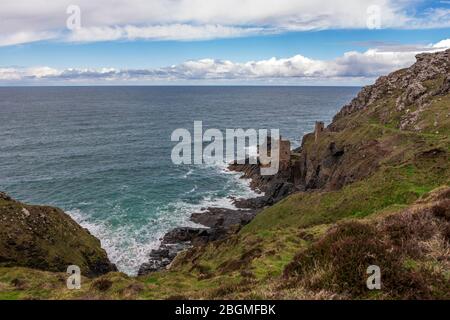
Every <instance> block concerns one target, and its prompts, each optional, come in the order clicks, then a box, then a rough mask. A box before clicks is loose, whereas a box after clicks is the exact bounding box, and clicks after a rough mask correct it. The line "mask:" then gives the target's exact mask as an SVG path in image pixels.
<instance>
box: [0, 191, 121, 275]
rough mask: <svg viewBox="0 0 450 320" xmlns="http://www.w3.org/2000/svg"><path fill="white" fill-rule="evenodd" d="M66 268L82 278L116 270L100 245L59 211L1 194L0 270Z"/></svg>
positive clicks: (54, 269)
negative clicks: (76, 269) (76, 270)
mask: <svg viewBox="0 0 450 320" xmlns="http://www.w3.org/2000/svg"><path fill="white" fill-rule="evenodd" d="M69 265H77V266H79V267H80V268H81V272H82V274H83V275H84V276H96V275H100V274H104V273H107V272H109V271H115V270H117V269H116V267H115V265H114V264H112V263H111V262H110V261H109V259H108V257H107V254H106V252H105V250H103V249H102V248H101V245H100V241H99V240H98V239H97V238H95V237H94V236H93V235H91V234H90V233H89V231H88V230H86V229H84V228H82V227H80V226H79V225H78V224H77V223H76V222H75V221H74V220H73V219H72V218H70V217H69V216H68V215H67V214H65V213H64V212H63V211H62V210H60V209H58V208H54V207H49V206H36V205H28V204H24V203H22V202H19V201H15V200H13V199H12V198H11V197H9V196H8V195H6V194H5V193H3V192H0V266H3V267H13V266H21V267H29V268H35V269H41V270H48V271H62V272H65V271H66V270H67V267H68V266H69Z"/></svg>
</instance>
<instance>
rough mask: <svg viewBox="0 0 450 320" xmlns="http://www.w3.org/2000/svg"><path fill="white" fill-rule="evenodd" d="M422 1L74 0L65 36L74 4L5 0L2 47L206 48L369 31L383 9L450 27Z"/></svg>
mask: <svg viewBox="0 0 450 320" xmlns="http://www.w3.org/2000/svg"><path fill="white" fill-rule="evenodd" d="M422 2H423V0H412V1H411V0H410V1H406V0H335V1H329V0H315V1H306V0H245V1H243V0H214V1H211V0H114V1H111V0H96V1H92V0H77V1H76V2H75V4H77V5H78V6H79V7H80V9H81V29H80V30H76V31H74V32H73V33H72V32H71V31H69V30H67V28H66V20H67V18H68V16H69V15H68V14H67V13H66V9H67V7H68V6H69V5H71V4H74V2H73V1H72V0H53V1H46V0H34V1H29V0H2V1H1V3H0V26H1V27H0V46H2V45H3V46H5V45H14V44H18V43H26V42H33V41H38V40H46V39H50V38H51V39H57V40H62V41H77V42H91V41H112V40H119V39H123V40H134V39H150V40H154V39H163V40H200V39H201V40H203V39H213V38H225V37H238V36H245V35H249V34H265V33H273V32H285V31H292V30H316V29H343V28H344V29H354V28H366V27H367V20H368V18H369V17H370V14H371V13H370V12H369V13H368V11H367V9H368V8H369V7H370V6H373V5H376V6H379V8H380V10H381V11H380V14H381V15H380V23H381V28H437V27H441V28H442V27H450V9H449V8H448V5H447V4H445V3H441V6H440V7H435V8H432V9H426V10H424V11H423V12H419V13H416V12H415V10H414V7H415V5H417V4H418V3H422Z"/></svg>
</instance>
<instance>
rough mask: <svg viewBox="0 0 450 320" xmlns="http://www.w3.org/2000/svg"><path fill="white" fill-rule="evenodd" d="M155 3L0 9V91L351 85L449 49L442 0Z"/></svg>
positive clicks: (8, 4) (59, 2)
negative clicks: (23, 87)
mask: <svg viewBox="0 0 450 320" xmlns="http://www.w3.org/2000/svg"><path fill="white" fill-rule="evenodd" d="M167 1H168V0H150V1H148V2H146V3H150V4H151V7H149V8H147V7H142V1H138V0H129V1H128V2H126V1H120V0H117V1H116V4H117V6H116V7H113V8H111V7H110V6H108V4H107V2H105V1H103V0H100V1H98V3H97V5H92V4H91V2H89V1H83V0H81V1H79V5H78V6H77V8H78V10H79V14H78V13H77V11H76V10H75V11H73V10H69V12H68V11H67V9H68V7H69V6H70V1H69V2H67V1H65V0H56V1H54V3H52V5H49V4H47V2H45V1H44V2H42V1H41V0H35V1H24V0H14V1H10V0H6V1H2V3H1V4H0V21H2V22H0V27H2V28H0V30H1V31H0V85H1V84H3V85H11V84H12V85H20V84H172V83H173V84H178V83H194V84H197V83H199V84H214V83H220V84H223V83H225V84H227V83H229V84H234V83H256V84H260V83H261V84H262V83H271V84H273V83H279V84H300V85H301V84H323V85H328V84H331V85H336V84H344V85H361V84H366V83H370V82H372V81H373V80H374V79H375V78H376V77H377V76H379V75H381V74H383V73H385V72H389V71H392V70H395V69H397V68H400V67H405V66H407V65H409V64H411V63H413V62H414V55H415V54H416V53H418V52H423V51H435V50H443V49H446V48H447V47H448V46H449V47H450V43H448V42H449V41H447V39H449V38H450V1H419V0H413V1H404V0H400V1H388V0H379V1H378V0H374V1H343V2H341V3H339V2H340V1H337V2H338V3H337V4H336V1H334V2H331V1H328V2H327V1H314V2H312V1H301V0H292V1H290V0H278V2H276V1H274V0H259V2H258V1H253V0H250V1H248V4H247V8H242V9H243V10H242V12H236V11H235V10H236V9H235V7H233V2H234V0H228V1H222V0H216V1H215V3H216V6H211V5H208V3H211V1H209V2H206V1H201V0H176V1H170V2H167ZM39 2H42V3H39ZM102 2H103V4H102ZM230 3H231V4H230ZM238 3H239V2H236V3H235V4H238ZM332 3H334V4H332ZM274 4H277V5H278V6H277V9H271V6H273V5H274ZM374 4H375V5H376V7H375V9H376V10H375V11H373V10H371V9H370V8H371V6H373V5H374ZM24 5H25V6H24ZM121 5H123V6H124V7H121ZM24 7H27V9H24ZM155 8H156V9H155ZM321 8H326V9H325V10H323V9H321ZM377 8H378V9H377ZM75 9H76V8H75ZM147 9H148V11H147ZM372 9H373V8H372ZM24 10H25V12H24ZM27 10H28V11H27ZM377 10H378V11H377ZM378 13H379V16H375V20H374V21H375V22H376V23H378V25H376V26H375V28H373V26H372V27H371V26H369V24H368V22H367V21H368V19H370V18H371V17H374V16H373V14H378ZM377 17H378V18H379V19H378V20H377ZM71 18H74V19H72V20H70V22H71V23H72V26H74V29H68V28H70V25H69V24H70V23H69V20H68V19H71ZM77 23H79V25H77Z"/></svg>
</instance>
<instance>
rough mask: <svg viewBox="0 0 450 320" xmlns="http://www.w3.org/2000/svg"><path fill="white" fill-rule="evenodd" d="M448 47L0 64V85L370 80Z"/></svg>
mask: <svg viewBox="0 0 450 320" xmlns="http://www.w3.org/2000/svg"><path fill="white" fill-rule="evenodd" d="M448 48H450V39H445V40H442V41H440V42H438V43H436V44H430V45H428V46H425V47H414V46H390V47H389V46H388V47H380V48H374V49H370V50H367V51H365V52H357V51H351V52H347V53H345V54H344V55H342V56H340V57H338V58H336V59H333V60H317V59H311V58H308V57H305V56H303V55H295V56H293V57H289V58H271V59H267V60H259V61H248V62H245V63H239V62H233V61H229V60H216V59H201V60H190V61H186V62H184V63H181V64H178V65H173V66H168V67H163V68H155V69H114V68H100V69H74V68H68V69H63V70H58V69H54V68H51V67H34V68H15V67H9V68H0V83H8V84H14V83H16V84H21V83H27V84H29V83H32V84H33V83H35V84H39V83H42V82H45V83H53V84H55V83H56V84H79V83H99V84H108V83H131V82H138V83H152V82H158V81H163V82H173V81H195V80H202V81H210V82H214V81H218V80H224V81H229V80H239V81H249V80H250V81H257V82H268V81H269V82H270V81H271V80H280V79H285V80H286V79H287V80H289V81H290V82H291V83H294V84H295V83H296V82H297V83H299V82H302V81H303V82H304V81H327V80H330V79H335V80H336V79H341V80H342V79H359V80H363V82H364V81H366V82H367V81H370V80H371V79H374V78H376V77H378V76H380V75H383V74H387V73H389V72H391V71H393V70H396V69H399V68H404V67H408V66H410V65H411V64H412V63H414V61H415V55H416V54H418V53H421V52H433V51H439V50H444V49H448Z"/></svg>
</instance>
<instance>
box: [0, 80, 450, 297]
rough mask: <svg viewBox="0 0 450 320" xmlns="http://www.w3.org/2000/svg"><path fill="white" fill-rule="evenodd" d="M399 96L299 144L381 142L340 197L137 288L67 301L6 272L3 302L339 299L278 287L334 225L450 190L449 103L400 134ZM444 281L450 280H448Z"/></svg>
mask: <svg viewBox="0 0 450 320" xmlns="http://www.w3.org/2000/svg"><path fill="white" fill-rule="evenodd" d="M436 81H441V80H439V79H437V80H436ZM429 85H430V86H433V85H435V84H433V83H430V84H429ZM396 94H398V93H393V95H392V96H391V97H386V98H384V99H382V100H380V101H377V103H374V104H373V105H372V106H371V107H370V108H369V109H368V110H364V111H363V112H357V113H354V114H352V115H350V116H346V117H345V119H340V120H338V121H346V122H347V123H350V124H351V126H348V128H346V129H344V130H342V131H339V132H329V133H326V135H325V136H324V137H322V139H321V141H320V142H319V145H315V144H314V143H313V141H312V137H311V136H309V137H307V138H306V140H305V142H304V147H305V148H311V150H312V149H316V150H317V149H320V148H322V149H323V148H326V147H327V146H328V145H329V143H330V142H331V141H334V142H336V143H337V144H338V145H350V146H351V145H358V144H361V142H362V141H367V140H370V139H375V140H377V141H379V142H381V144H382V145H384V146H386V150H389V152H388V153H387V155H386V157H384V159H383V162H382V163H381V164H380V166H379V168H378V169H377V170H376V171H375V173H374V174H372V175H371V176H370V177H368V178H367V179H364V180H362V181H358V182H355V183H352V184H349V185H346V186H345V187H343V188H342V189H340V190H338V191H328V192H324V191H317V192H307V193H297V194H293V195H291V196H290V197H288V198H286V199H284V200H283V201H281V202H279V203H277V204H276V205H274V206H272V207H270V208H267V209H266V210H264V211H263V212H262V213H260V214H259V215H258V216H257V217H256V218H255V219H254V220H253V221H252V222H251V223H250V224H248V225H247V226H245V227H244V228H243V229H242V230H241V231H240V232H239V233H238V234H236V235H234V236H232V237H230V238H229V239H226V240H223V241H219V242H214V243H210V244H208V245H207V246H206V247H202V248H197V249H194V250H191V251H188V252H186V253H183V254H181V255H179V256H178V257H177V259H176V260H175V261H174V263H173V265H172V268H171V269H170V270H169V271H165V272H158V273H154V274H151V275H148V276H144V277H139V278H129V277H126V276H124V275H122V274H119V273H110V274H108V275H105V276H103V277H101V278H98V279H94V280H89V279H85V281H84V282H83V288H82V290H79V291H68V290H66V289H65V282H64V281H63V279H64V277H65V275H64V274H53V273H48V272H42V271H36V270H30V269H22V268H2V269H0V292H1V293H0V298H11V299H20V298H30V297H38V298H138V299H149V298H170V297H172V298H175V297H178V298H180V297H186V298H267V297H269V298H339V297H345V294H342V292H336V290H332V289H330V288H327V289H314V288H308V287H305V286H296V285H294V286H292V285H291V286H286V287H280V286H279V284H280V283H284V282H285V277H283V276H282V275H283V272H285V268H286V266H288V265H290V264H291V263H292V262H293V261H295V259H294V257H296V256H298V254H299V253H301V252H305V251H306V252H307V250H309V249H310V248H314V246H316V244H317V243H318V239H322V238H323V236H324V234H325V235H327V234H329V231H328V230H329V229H330V227H333V225H334V224H335V223H336V222H338V221H340V222H342V221H349V220H352V219H358V220H361V221H371V220H372V219H378V218H379V217H384V216H385V215H388V214H393V213H397V212H400V211H402V210H403V209H404V208H406V207H408V206H409V205H411V204H412V203H413V202H414V201H416V200H417V199H419V198H420V197H423V196H425V195H426V194H427V193H428V192H430V191H431V190H433V189H435V188H437V187H440V186H443V185H450V163H449V152H450V138H449V134H450V118H449V108H448V106H449V105H450V96H449V95H447V96H444V97H439V98H436V99H434V100H432V102H431V105H430V106H429V108H428V110H427V112H424V113H422V114H421V115H420V118H419V123H420V125H421V127H422V130H421V131H420V132H419V131H401V130H398V129H397V128H398V123H399V121H400V117H401V114H400V112H398V111H397V110H396V109H395V107H394V102H395V96H396ZM413 107H414V106H413ZM413 107H412V108H413ZM386 114H388V116H386ZM383 119H389V121H385V120H383ZM361 152H364V150H362V151H361ZM358 161H364V160H361V158H359V160H358ZM355 165H364V162H361V163H355ZM319 241H320V240H319ZM411 261H413V260H411ZM411 263H415V262H414V261H413V262H411ZM318 269H320V270H322V269H323V268H322V269H321V268H318ZM324 272H325V271H324ZM316 276H317V275H316ZM319 276H320V275H319ZM445 276H447V280H448V274H447V275H445ZM14 279H19V280H20V281H19V280H15V281H14ZM17 282H19V284H17ZM96 283H97V284H96ZM98 283H100V285H98ZM102 283H103V285H101V284H102ZM105 283H106V284H105ZM363 297H364V298H368V297H371V296H370V295H368V296H363ZM373 297H375V298H376V297H377V296H376V294H375V296H373ZM381 298H395V296H389V295H387V296H382V297H381Z"/></svg>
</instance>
